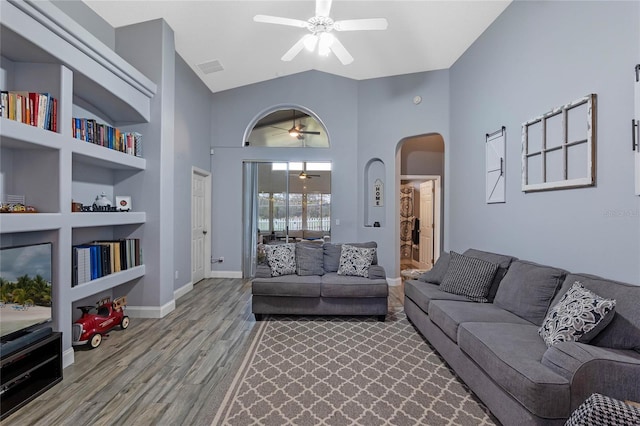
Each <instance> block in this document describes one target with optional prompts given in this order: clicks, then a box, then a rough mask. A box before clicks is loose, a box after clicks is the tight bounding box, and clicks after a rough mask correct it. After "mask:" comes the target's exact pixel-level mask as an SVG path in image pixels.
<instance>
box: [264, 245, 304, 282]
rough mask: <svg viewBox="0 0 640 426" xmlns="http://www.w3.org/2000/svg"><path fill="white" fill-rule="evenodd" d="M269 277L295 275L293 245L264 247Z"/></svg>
mask: <svg viewBox="0 0 640 426" xmlns="http://www.w3.org/2000/svg"><path fill="white" fill-rule="evenodd" d="M264 250H265V252H266V254H267V262H268V263H269V268H270V269H271V276H273V277H279V276H281V275H290V274H295V273H296V245H295V243H286V244H274V245H266V246H264Z"/></svg>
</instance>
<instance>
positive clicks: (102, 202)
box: [93, 192, 112, 207]
mask: <svg viewBox="0 0 640 426" xmlns="http://www.w3.org/2000/svg"><path fill="white" fill-rule="evenodd" d="M93 205H94V206H98V207H111V205H112V203H111V200H110V199H108V198H107V194H105V193H104V192H102V193H101V194H100V195H98V196H96V200H95V201H94V202H93Z"/></svg>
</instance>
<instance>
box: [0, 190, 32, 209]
mask: <svg viewBox="0 0 640 426" xmlns="http://www.w3.org/2000/svg"><path fill="white" fill-rule="evenodd" d="M25 200H26V198H25V196H24V195H10V194H6V195H4V196H2V203H0V213H37V212H38V209H36V208H35V207H33V206H28V205H26V204H25Z"/></svg>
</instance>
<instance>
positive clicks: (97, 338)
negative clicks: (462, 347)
mask: <svg viewBox="0 0 640 426" xmlns="http://www.w3.org/2000/svg"><path fill="white" fill-rule="evenodd" d="M100 343H102V334H100V333H96V334H94V335H93V336H91V339H89V346H91V348H92V349H95V348H97V347H98V346H100Z"/></svg>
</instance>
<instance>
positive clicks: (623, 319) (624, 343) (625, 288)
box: [551, 274, 640, 351]
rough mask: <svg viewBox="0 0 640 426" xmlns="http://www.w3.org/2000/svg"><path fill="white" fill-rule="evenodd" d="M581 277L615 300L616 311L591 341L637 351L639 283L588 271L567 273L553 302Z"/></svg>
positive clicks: (639, 337)
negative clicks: (591, 273)
mask: <svg viewBox="0 0 640 426" xmlns="http://www.w3.org/2000/svg"><path fill="white" fill-rule="evenodd" d="M576 281H580V283H582V285H583V287H585V288H587V289H589V290H591V291H593V292H594V293H596V294H598V295H599V296H602V297H604V298H606V299H613V300H615V301H616V313H615V315H614V316H613V319H612V320H611V323H610V324H609V325H608V326H607V327H606V328H605V329H604V330H602V331H601V332H600V333H598V335H597V336H596V337H594V338H593V339H592V340H591V342H590V343H591V344H592V345H596V346H603V347H605V348H613V349H635V350H637V351H640V309H638V306H640V286H637V285H632V284H627V283H623V282H619V281H613V280H608V279H605V278H601V277H597V276H594V275H588V274H569V275H567V278H565V280H564V284H562V288H561V289H560V292H559V293H558V295H556V297H555V299H554V301H553V302H551V304H552V306H553V305H555V304H556V303H557V302H558V301H559V300H560V298H561V297H562V296H563V295H564V294H565V293H566V292H567V291H568V290H569V288H571V286H572V285H573V283H574V282H576Z"/></svg>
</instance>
